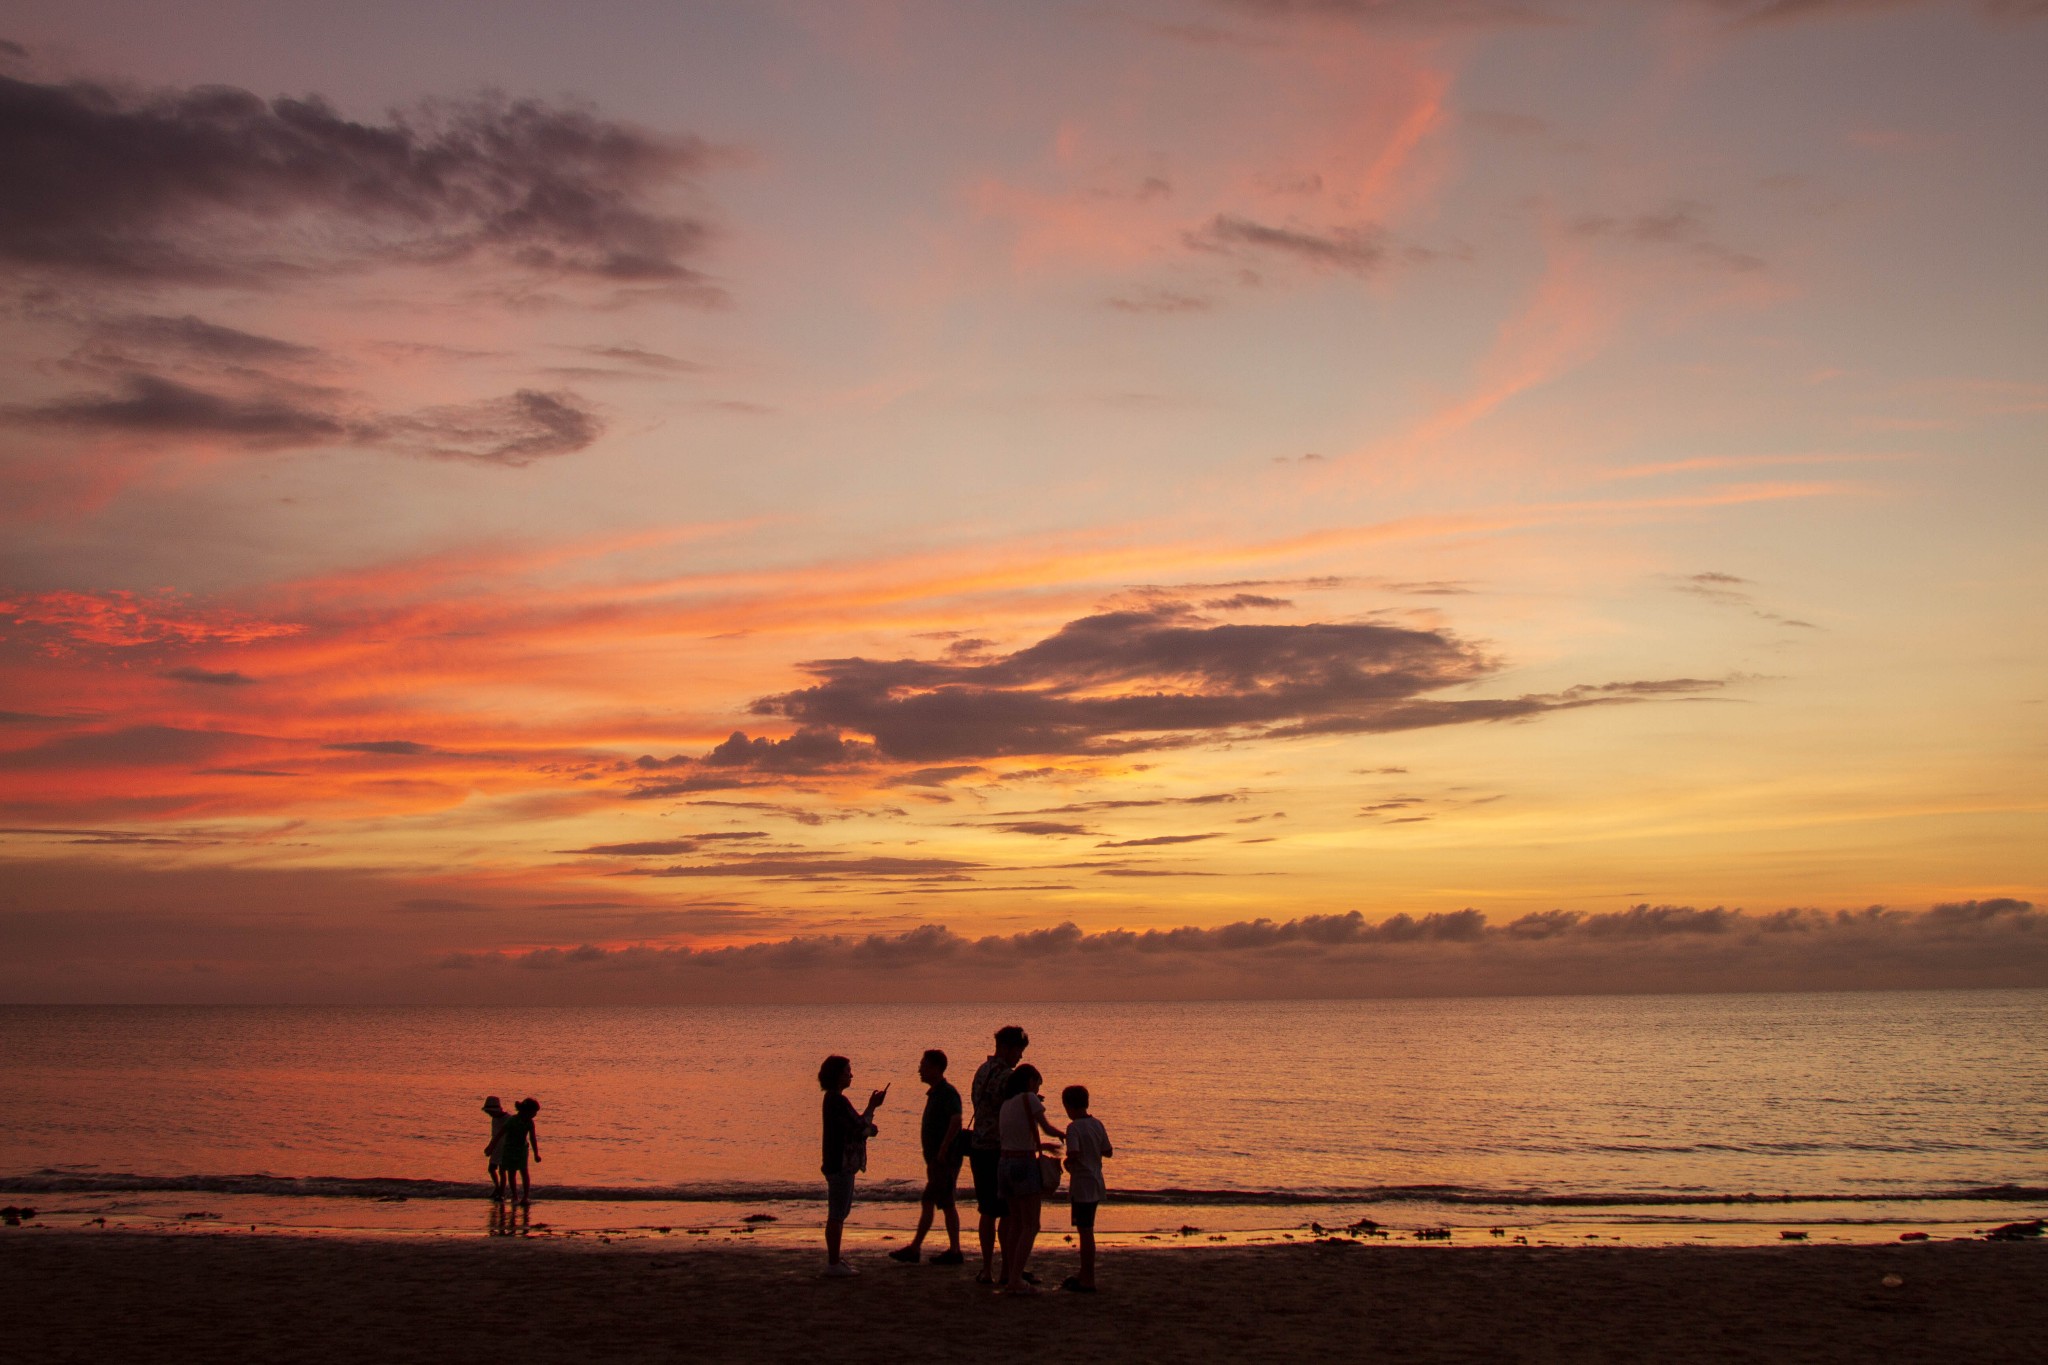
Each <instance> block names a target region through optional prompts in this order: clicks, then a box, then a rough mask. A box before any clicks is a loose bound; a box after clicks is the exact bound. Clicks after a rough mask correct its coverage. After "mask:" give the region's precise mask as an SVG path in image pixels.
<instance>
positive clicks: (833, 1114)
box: [818, 1053, 889, 1276]
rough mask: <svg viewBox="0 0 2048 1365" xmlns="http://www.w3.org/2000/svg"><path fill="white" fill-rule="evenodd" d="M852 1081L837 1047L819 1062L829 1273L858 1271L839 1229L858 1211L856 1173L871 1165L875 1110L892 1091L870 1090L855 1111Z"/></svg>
mask: <svg viewBox="0 0 2048 1365" xmlns="http://www.w3.org/2000/svg"><path fill="white" fill-rule="evenodd" d="M852 1084H853V1063H852V1062H850V1061H848V1060H847V1059H846V1058H844V1057H841V1056H840V1055H839V1054H838V1053H834V1054H832V1055H831V1056H830V1057H827V1058H826V1059H825V1060H824V1062H823V1063H822V1064H821V1065H820V1066H819V1067H818V1088H819V1089H820V1090H822V1091H824V1092H825V1146H824V1151H823V1153H822V1154H821V1156H822V1159H821V1161H820V1163H819V1170H820V1171H821V1172H822V1173H823V1175H824V1177H825V1273H826V1274H827V1275H832V1276H843V1275H852V1274H856V1273H857V1272H856V1271H855V1270H854V1268H853V1267H852V1266H850V1265H848V1264H847V1263H846V1262H845V1261H843V1260H841V1259H840V1258H839V1234H840V1232H841V1231H842V1230H843V1229H844V1228H845V1227H846V1215H847V1214H849V1213H851V1212H852V1211H853V1178H854V1177H855V1176H856V1175H858V1174H860V1173H861V1172H862V1171H864V1170H866V1169H867V1164H868V1139H869V1138H871V1137H873V1136H874V1135H875V1134H876V1133H877V1132H878V1131H879V1130H878V1129H877V1128H876V1127H875V1124H874V1116H875V1111H876V1110H877V1109H879V1108H881V1107H882V1101H883V1100H885V1099H887V1098H888V1097H889V1087H888V1086H886V1085H885V1086H883V1087H882V1088H881V1089H880V1090H877V1091H875V1092H873V1093H872V1094H870V1095H869V1096H868V1107H867V1108H865V1109H862V1110H859V1111H857V1112H856V1111H855V1109H854V1107H853V1101H852V1100H849V1099H848V1098H846V1087H848V1086H849V1085H852Z"/></svg>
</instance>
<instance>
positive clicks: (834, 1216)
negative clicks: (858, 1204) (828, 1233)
mask: <svg viewBox="0 0 2048 1365" xmlns="http://www.w3.org/2000/svg"><path fill="white" fill-rule="evenodd" d="M852 1212H853V1172H852V1171H847V1172H845V1173H844V1174H842V1175H828V1176H826V1177H825V1217H826V1219H827V1220H828V1221H830V1222H844V1221H845V1220H846V1215H847V1214H849V1213H852Z"/></svg>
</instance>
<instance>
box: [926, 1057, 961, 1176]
mask: <svg viewBox="0 0 2048 1365" xmlns="http://www.w3.org/2000/svg"><path fill="white" fill-rule="evenodd" d="M959 1117H960V1092H959V1091H958V1090H955V1089H954V1088H953V1084H952V1082H950V1081H948V1080H945V1079H944V1078H941V1079H939V1080H936V1081H934V1082H932V1088H931V1089H929V1090H927V1091H925V1092H924V1122H923V1123H922V1124H921V1125H920V1126H919V1128H918V1136H919V1137H920V1138H922V1139H923V1141H924V1160H925V1164H926V1165H927V1166H929V1165H931V1164H932V1163H933V1162H935V1161H937V1160H939V1159H940V1158H941V1157H944V1156H950V1155H952V1153H950V1152H943V1151H941V1150H940V1147H941V1146H942V1145H943V1144H944V1143H945V1141H946V1129H947V1128H949V1127H951V1126H952V1125H953V1123H954V1121H955V1120H957V1119H958V1118H959Z"/></svg>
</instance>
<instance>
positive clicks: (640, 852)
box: [569, 829, 768, 858]
mask: <svg viewBox="0 0 2048 1365" xmlns="http://www.w3.org/2000/svg"><path fill="white" fill-rule="evenodd" d="M767 837H768V834H767V831H765V830H757V829H749V830H732V831H723V830H721V831H714V832H712V833H708V834H692V835H688V836H686V837H684V838H681V839H648V840H643V841H641V842H639V843H629V844H592V845H591V846H590V847H589V848H574V849H570V850H569V852H571V853H595V854H601V855H603V856H606V857H612V858H660V857H674V856H676V855H677V854H682V853H697V852H700V851H701V850H702V849H703V848H704V846H705V845H706V844H716V843H718V842H719V841H721V840H726V839H765V838H767Z"/></svg>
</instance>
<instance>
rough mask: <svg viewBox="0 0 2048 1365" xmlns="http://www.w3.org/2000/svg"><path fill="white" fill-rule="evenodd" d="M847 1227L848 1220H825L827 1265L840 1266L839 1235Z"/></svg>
mask: <svg viewBox="0 0 2048 1365" xmlns="http://www.w3.org/2000/svg"><path fill="white" fill-rule="evenodd" d="M845 1226H846V1220H845V1219H844V1218H827V1219H826V1220H825V1264H826V1265H838V1264H839V1233H840V1231H841V1230H842V1229H843V1228H845Z"/></svg>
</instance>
